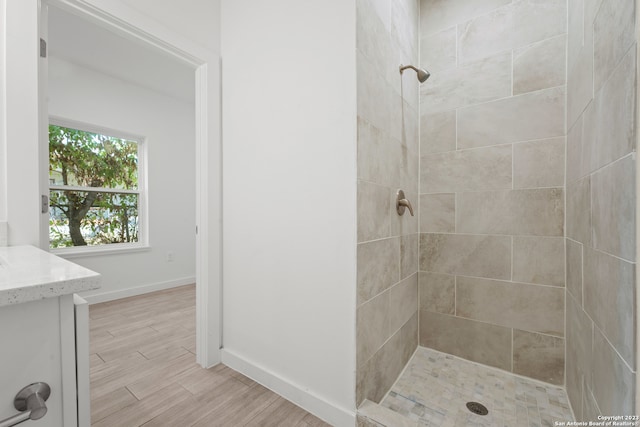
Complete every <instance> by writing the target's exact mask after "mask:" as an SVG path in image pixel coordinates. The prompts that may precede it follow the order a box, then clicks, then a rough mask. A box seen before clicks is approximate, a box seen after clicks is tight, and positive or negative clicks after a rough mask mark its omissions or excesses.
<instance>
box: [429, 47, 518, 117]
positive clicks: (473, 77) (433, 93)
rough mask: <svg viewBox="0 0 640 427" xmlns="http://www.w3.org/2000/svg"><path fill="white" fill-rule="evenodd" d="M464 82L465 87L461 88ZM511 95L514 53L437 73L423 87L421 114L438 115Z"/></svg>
mask: <svg viewBox="0 0 640 427" xmlns="http://www.w3.org/2000/svg"><path fill="white" fill-rule="evenodd" d="M460 82H464V84H460ZM510 95H511V52H508V53H502V54H499V55H495V56H491V57H488V58H485V59H482V60H480V61H476V62H471V63H469V64H467V65H463V66H458V67H456V68H451V69H449V70H446V71H442V72H434V73H433V74H432V76H431V78H430V79H429V83H428V84H423V85H421V86H420V111H424V112H425V113H427V114H429V113H435V112H439V111H446V110H452V109H454V108H458V107H463V106H466V105H472V104H478V103H481V102H487V101H492V100H494V99H499V98H504V97H506V96H510Z"/></svg>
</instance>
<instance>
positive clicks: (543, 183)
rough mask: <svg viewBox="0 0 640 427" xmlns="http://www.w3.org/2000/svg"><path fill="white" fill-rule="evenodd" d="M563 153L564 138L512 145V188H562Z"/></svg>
mask: <svg viewBox="0 0 640 427" xmlns="http://www.w3.org/2000/svg"><path fill="white" fill-rule="evenodd" d="M564 153H565V138H564V137H560V138H552V139H544V140H540V141H529V142H522V143H518V144H514V145H513V185H514V188H538V187H563V186H564V164H565V162H564Z"/></svg>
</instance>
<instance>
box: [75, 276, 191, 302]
mask: <svg viewBox="0 0 640 427" xmlns="http://www.w3.org/2000/svg"><path fill="white" fill-rule="evenodd" d="M193 283H196V278H195V277H182V278H180V279H175V280H169V281H166V282H159V283H152V284H150V285H143V286H136V287H135V288H127V289H122V290H118V291H110V292H103V293H99V294H94V295H87V296H84V295H83V296H82V298H84V299H85V300H86V301H87V302H88V303H89V304H90V305H91V304H97V303H100V302H107V301H113V300H116V299H122V298H127V297H134V296H136V295H142V294H147V293H149V292H155V291H162V290H165V289H170V288H176V287H178V286H184V285H191V284H193Z"/></svg>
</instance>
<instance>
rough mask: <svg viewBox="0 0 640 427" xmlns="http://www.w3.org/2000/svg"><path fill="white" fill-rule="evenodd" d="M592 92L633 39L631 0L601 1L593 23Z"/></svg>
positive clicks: (633, 16)
mask: <svg viewBox="0 0 640 427" xmlns="http://www.w3.org/2000/svg"><path fill="white" fill-rule="evenodd" d="M593 39H594V40H593V41H594V52H593V56H594V75H595V79H594V80H595V81H594V83H595V89H596V91H597V90H598V89H600V88H601V87H602V85H603V84H604V82H605V81H606V80H607V79H608V78H609V76H610V75H611V72H612V71H613V69H614V68H616V66H617V65H618V64H619V63H620V60H621V59H622V57H624V56H625V55H626V54H627V51H628V50H629V48H630V47H631V45H633V43H634V42H635V1H634V0H604V1H603V2H602V5H601V6H600V9H598V12H597V15H596V17H595V21H594V23H593Z"/></svg>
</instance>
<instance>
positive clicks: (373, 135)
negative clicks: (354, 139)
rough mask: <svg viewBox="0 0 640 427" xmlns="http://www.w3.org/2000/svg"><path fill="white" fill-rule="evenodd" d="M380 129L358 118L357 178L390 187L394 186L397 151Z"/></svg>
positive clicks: (392, 142) (391, 141)
mask: <svg viewBox="0 0 640 427" xmlns="http://www.w3.org/2000/svg"><path fill="white" fill-rule="evenodd" d="M394 142H395V141H393V140H391V139H390V138H389V137H388V136H386V134H385V133H383V132H382V131H381V130H380V129H378V128H376V127H375V126H373V125H371V124H370V123H369V122H367V121H366V120H364V119H363V118H361V117H358V178H360V179H362V180H364V181H370V182H375V183H376V184H380V185H385V186H388V187H390V186H391V185H395V184H396V183H395V182H394V181H395V180H394V179H393V177H395V176H396V175H397V172H396V171H395V166H396V163H397V160H396V158H397V157H398V154H397V152H398V150H399V148H397V147H396V146H397V145H399V143H397V144H394Z"/></svg>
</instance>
